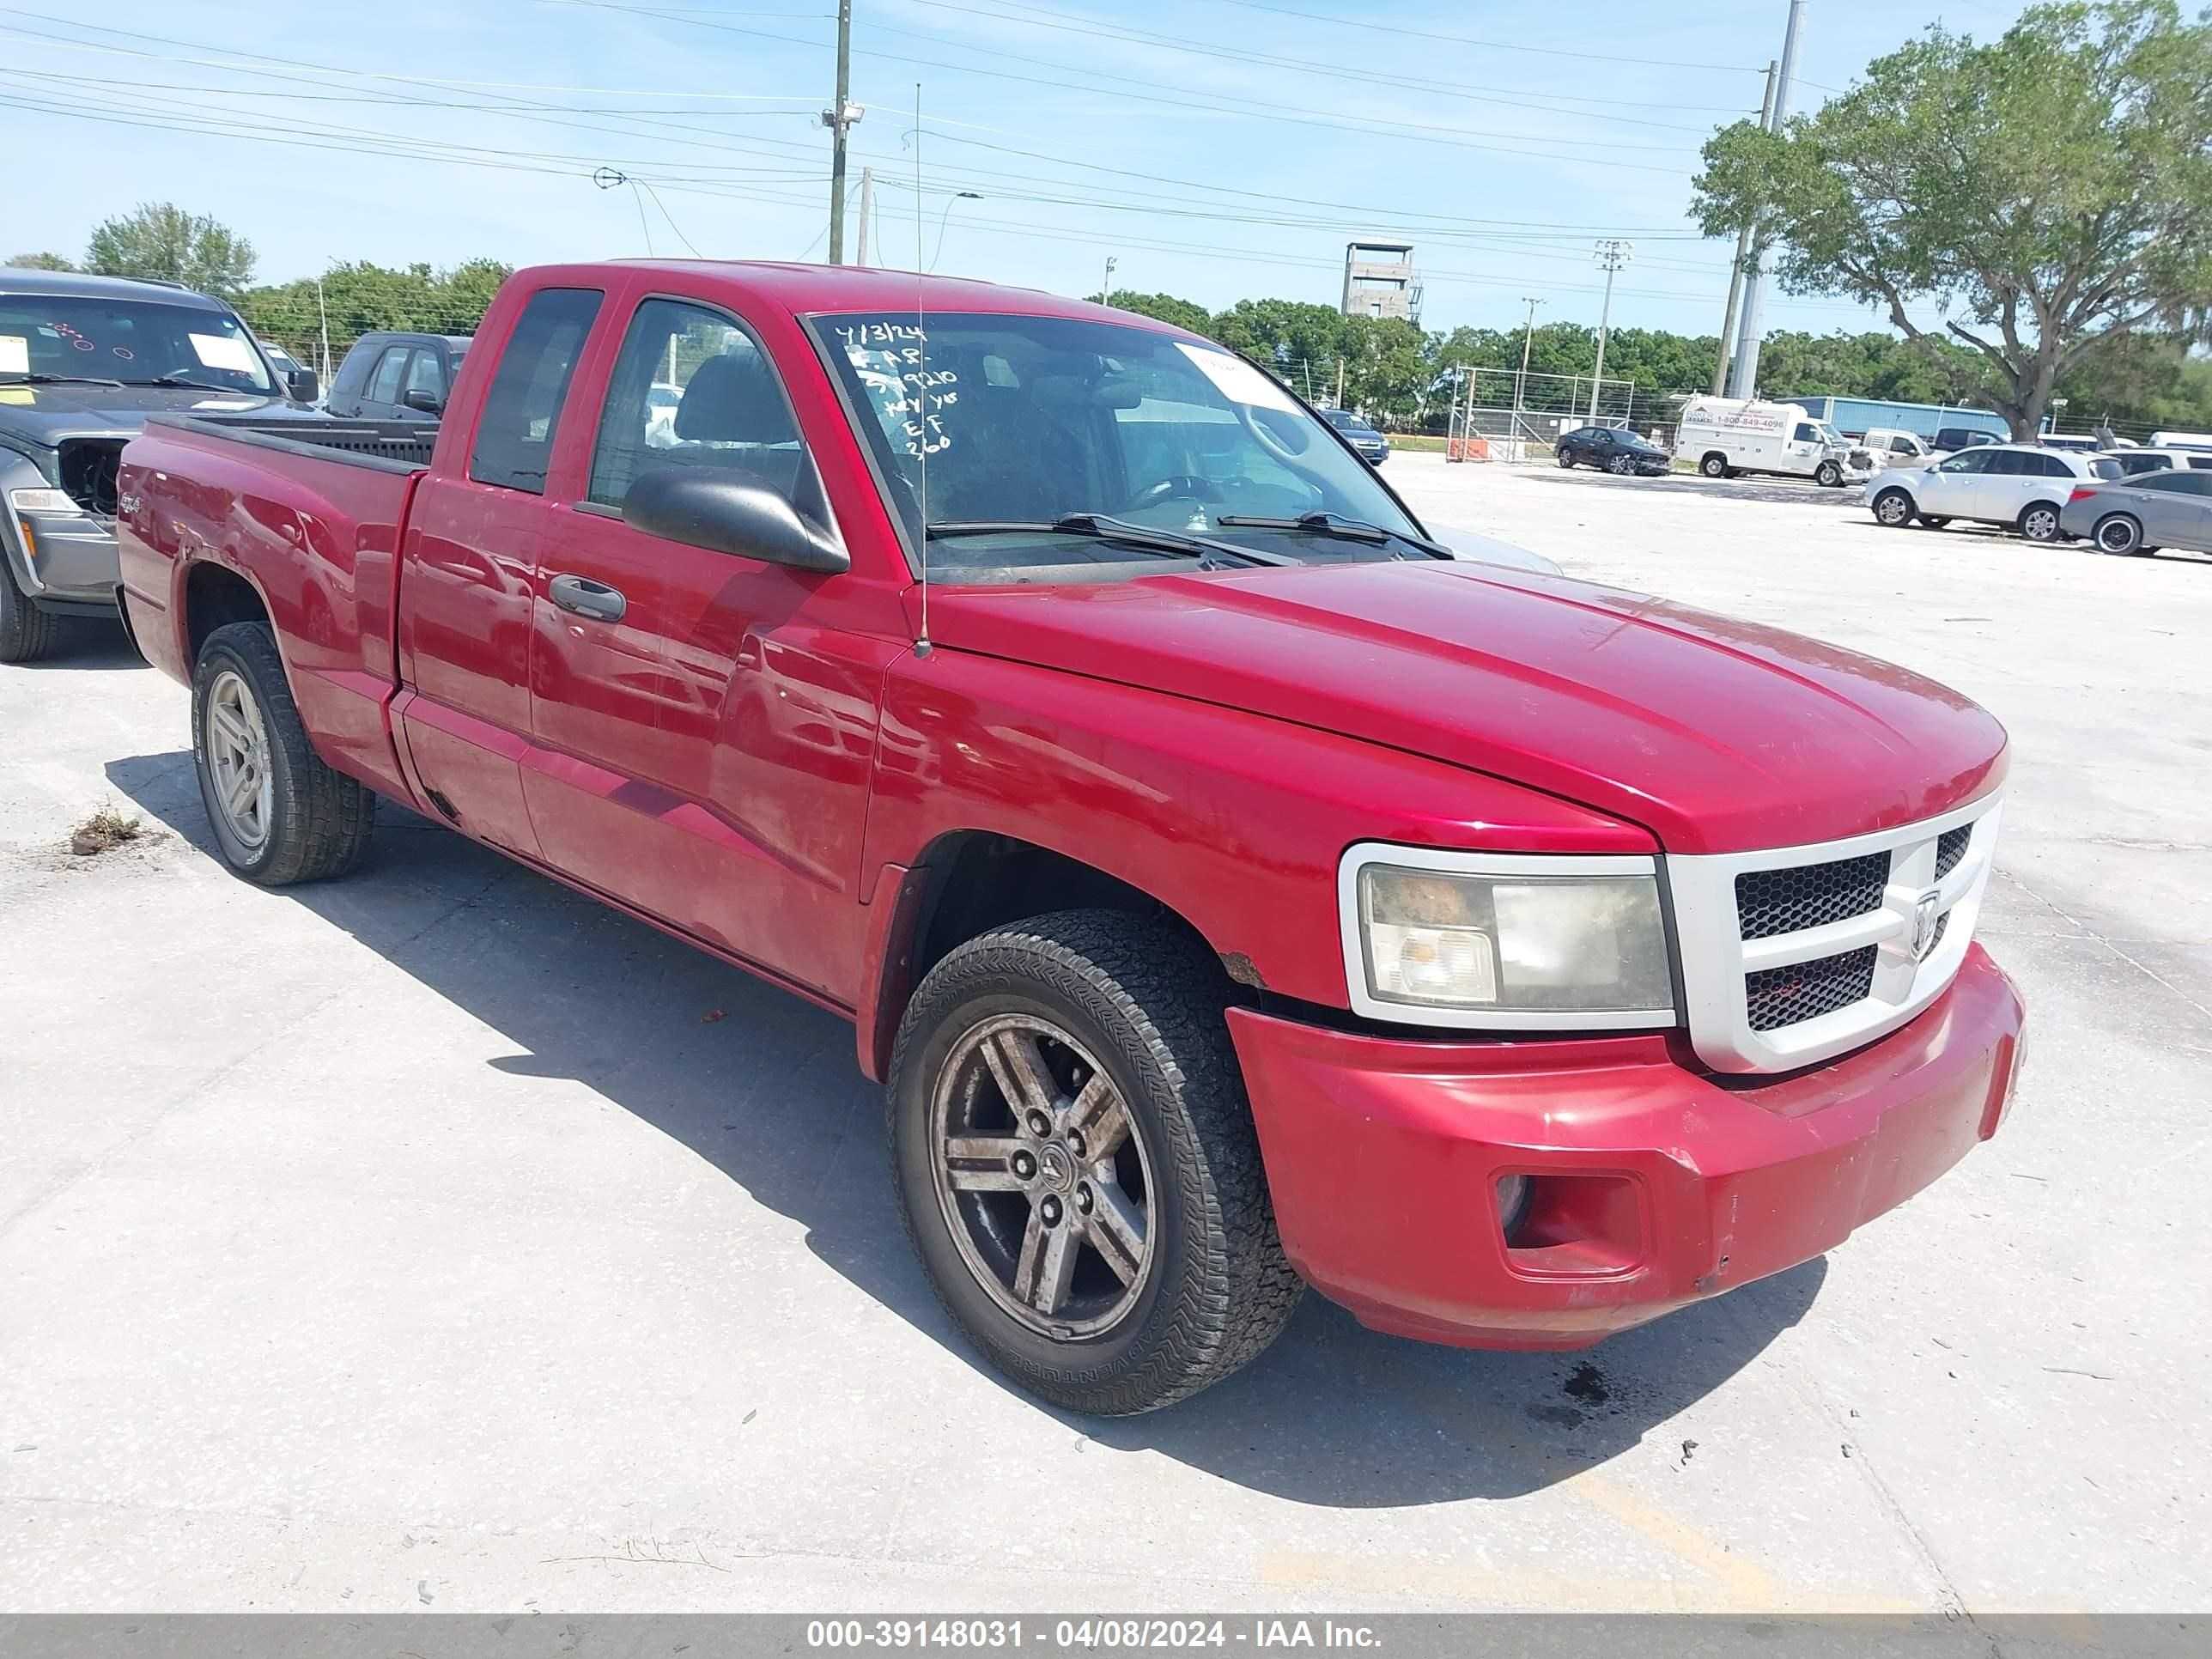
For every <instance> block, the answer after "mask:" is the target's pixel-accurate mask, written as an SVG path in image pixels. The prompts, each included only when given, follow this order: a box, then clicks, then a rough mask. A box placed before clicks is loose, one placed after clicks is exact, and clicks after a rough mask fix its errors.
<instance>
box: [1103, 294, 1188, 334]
mask: <svg viewBox="0 0 2212 1659" xmlns="http://www.w3.org/2000/svg"><path fill="white" fill-rule="evenodd" d="M1106 303H1107V304H1108V305H1109V306H1112V307H1114V308H1115V310H1117V311H1133V312H1135V313H1137V314H1138V315H1139V317H1151V318H1153V319H1156V320H1158V321H1159V322H1163V323H1172V324H1174V325H1176V327H1177V328H1187V329H1188V330H1189V331H1191V332H1192V333H1194V334H1210V333H1211V332H1212V330H1213V313H1212V312H1210V311H1208V310H1207V309H1206V307H1204V306H1202V305H1200V304H1199V303H1198V302H1197V301H1195V300H1178V299H1177V298H1176V296H1175V295H1172V294H1139V293H1136V292H1134V291H1133V290H1132V289H1126V288H1117V289H1115V290H1114V291H1113V293H1111V294H1109V295H1107V296H1106Z"/></svg>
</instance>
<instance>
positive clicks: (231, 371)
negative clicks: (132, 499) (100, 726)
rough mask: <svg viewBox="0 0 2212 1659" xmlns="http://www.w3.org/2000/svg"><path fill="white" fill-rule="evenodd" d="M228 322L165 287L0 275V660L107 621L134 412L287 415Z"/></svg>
mask: <svg viewBox="0 0 2212 1659" xmlns="http://www.w3.org/2000/svg"><path fill="white" fill-rule="evenodd" d="M315 392H316V386H315V377H314V375H313V374H312V373H310V372H308V371H307V370H305V369H301V370H298V371H296V372H295V373H294V374H292V375H291V376H290V377H289V380H284V379H280V378H279V377H278V375H277V374H276V371H275V370H273V369H272V368H270V364H269V360H268V358H267V357H266V356H264V353H263V351H262V349H261V347H260V345H259V343H258V342H257V341H256V340H255V339H254V337H253V336H252V332H251V331H248V330H247V328H246V325H245V324H244V323H242V322H240V320H239V318H238V313H235V312H234V311H233V310H232V309H231V308H230V307H228V306H227V305H225V304H224V303H223V302H222V301H220V300H211V299H209V298H208V297H207V296H206V295H201V294H194V293H192V292H191V290H190V289H185V288H182V287H179V286H178V285H177V284H174V283H153V282H138V281H134V280H131V279H127V278H125V277H120V276H82V275H78V274H76V273H75V272H59V271H46V270H14V269H7V270H0V662H30V661H33V660H35V659H38V658H40V657H43V656H45V655H46V653H48V652H50V651H51V650H52V648H53V647H54V645H55V644H56V642H57V641H58V638H59V635H60V623H59V618H61V617H65V616H70V615H72V614H81V615H86V616H106V617H112V616H113V615H115V614H116V586H117V582H118V574H117V569H116V562H115V469H116V463H117V460H118V458H120V456H121V455H122V453H123V446H124V445H125V443H127V442H129V441H131V439H132V438H133V437H135V436H136V435H137V434H138V432H139V430H140V429H141V428H143V427H144V425H145V424H146V417H147V416H149V415H150V414H155V413H168V414H181V415H191V414H216V413H222V412H229V413H234V414H247V413H254V414H258V415H259V416H263V417H264V418H266V417H268V416H286V415H294V414H296V415H299V416H302V417H305V418H307V419H321V418H323V417H322V416H316V415H314V414H313V413H312V412H311V411H310V410H307V409H305V408H303V407H301V405H302V404H308V403H312V402H313V400H314V397H315Z"/></svg>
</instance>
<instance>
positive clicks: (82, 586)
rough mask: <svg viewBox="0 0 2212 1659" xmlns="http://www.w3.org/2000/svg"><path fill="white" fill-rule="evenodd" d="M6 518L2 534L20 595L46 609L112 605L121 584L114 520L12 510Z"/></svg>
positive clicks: (88, 515)
mask: <svg viewBox="0 0 2212 1659" xmlns="http://www.w3.org/2000/svg"><path fill="white" fill-rule="evenodd" d="M0 505H4V503H0ZM4 516H5V519H6V528H5V531H4V532H0V533H4V534H5V536H6V538H7V557H8V562H9V564H10V565H11V566H13V567H14V568H15V576H16V580H17V581H18V582H20V583H21V585H22V589H23V592H26V593H27V594H29V595H30V596H31V597H32V598H33V599H38V600H42V601H45V602H46V603H49V604H70V605H111V606H112V605H114V603H115V591H116V588H117V586H118V585H119V584H120V582H121V581H122V580H123V575H122V568H121V566H120V565H119V564H118V551H117V547H116V542H115V523H114V520H112V519H102V518H99V517H95V516H94V515H93V514H91V513H19V512H17V511H16V510H15V508H14V507H6V508H5V514H4Z"/></svg>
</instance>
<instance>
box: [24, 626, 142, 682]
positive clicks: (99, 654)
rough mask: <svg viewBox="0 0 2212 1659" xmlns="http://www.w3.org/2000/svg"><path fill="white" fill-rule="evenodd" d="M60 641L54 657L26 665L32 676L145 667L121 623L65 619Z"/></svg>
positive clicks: (43, 658)
mask: <svg viewBox="0 0 2212 1659" xmlns="http://www.w3.org/2000/svg"><path fill="white" fill-rule="evenodd" d="M61 620H62V629H61V638H60V639H59V641H58V642H57V643H56V645H55V647H54V651H53V653H52V655H51V656H46V657H42V658H40V659H39V660H38V661H37V662H34V663H26V664H24V665H23V666H24V667H25V668H26V669H27V671H30V672H33V673H37V674H61V673H71V672H78V671H85V670H100V669H110V668H143V667H144V666H145V665H146V659H145V658H143V657H142V656H140V655H139V654H138V653H137V649H136V648H135V647H133V646H132V645H131V641H130V639H129V637H128V636H127V635H125V633H124V631H123V624H122V623H119V622H106V621H103V620H101V619H100V617H63V618H62V619H61Z"/></svg>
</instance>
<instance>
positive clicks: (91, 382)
mask: <svg viewBox="0 0 2212 1659" xmlns="http://www.w3.org/2000/svg"><path fill="white" fill-rule="evenodd" d="M4 384H6V385H8V386H121V385H122V384H123V382H122V381H120V380H107V379H106V378H104V377H103V376H101V375H98V374H18V375H15V377H13V378H12V379H10V380H7V381H6V382H4Z"/></svg>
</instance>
